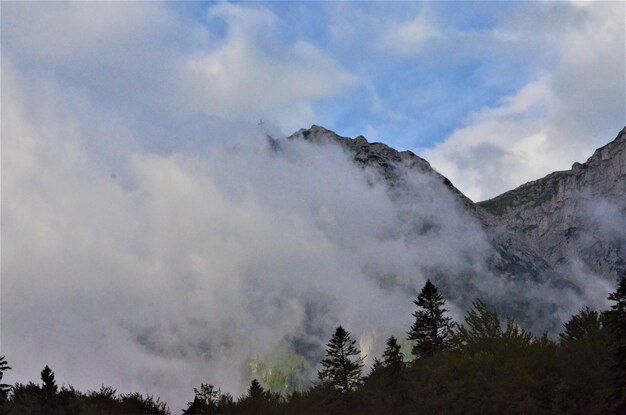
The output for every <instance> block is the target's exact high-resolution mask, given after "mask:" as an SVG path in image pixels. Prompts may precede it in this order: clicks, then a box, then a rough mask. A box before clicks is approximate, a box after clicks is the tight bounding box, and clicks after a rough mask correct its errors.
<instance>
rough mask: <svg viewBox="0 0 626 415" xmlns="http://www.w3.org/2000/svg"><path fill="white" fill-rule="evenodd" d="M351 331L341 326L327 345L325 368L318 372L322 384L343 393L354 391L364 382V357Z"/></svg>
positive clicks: (323, 361) (322, 363)
mask: <svg viewBox="0 0 626 415" xmlns="http://www.w3.org/2000/svg"><path fill="white" fill-rule="evenodd" d="M360 354H361V353H360V351H359V350H358V349H357V347H356V341H355V340H352V338H351V337H350V332H348V331H346V330H345V329H344V328H343V327H341V326H339V327H337V329H336V330H335V334H333V335H332V337H331V338H330V341H329V342H328V344H327V345H326V357H325V358H324V360H322V362H321V365H322V366H323V367H324V369H323V370H321V371H319V372H318V377H319V379H320V380H321V381H322V384H323V385H325V386H328V387H330V388H332V389H334V390H336V391H339V392H340V393H341V394H346V393H348V392H351V391H353V390H354V389H356V388H357V387H358V386H359V385H361V383H362V381H363V380H362V374H361V370H362V369H363V359H364V358H365V357H360Z"/></svg>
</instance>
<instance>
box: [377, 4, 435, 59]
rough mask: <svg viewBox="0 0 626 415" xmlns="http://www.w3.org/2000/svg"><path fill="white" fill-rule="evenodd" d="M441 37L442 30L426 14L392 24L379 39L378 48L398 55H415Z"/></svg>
mask: <svg viewBox="0 0 626 415" xmlns="http://www.w3.org/2000/svg"><path fill="white" fill-rule="evenodd" d="M440 36H441V32H440V30H439V29H438V28H437V26H435V25H434V24H432V23H431V22H430V21H429V19H428V18H427V17H426V16H425V15H424V14H419V15H417V16H416V17H415V18H413V19H411V20H406V21H402V22H392V23H391V25H390V27H389V28H388V29H387V30H385V31H384V35H383V36H382V37H381V38H380V39H379V41H378V44H377V47H378V48H379V49H380V50H381V51H385V52H387V53H388V52H391V53H395V54H398V55H401V56H402V55H404V56H406V55H413V54H415V53H417V52H418V51H419V50H420V49H421V48H422V47H423V46H424V44H426V43H427V42H429V41H431V40H433V39H436V38H438V37H440Z"/></svg>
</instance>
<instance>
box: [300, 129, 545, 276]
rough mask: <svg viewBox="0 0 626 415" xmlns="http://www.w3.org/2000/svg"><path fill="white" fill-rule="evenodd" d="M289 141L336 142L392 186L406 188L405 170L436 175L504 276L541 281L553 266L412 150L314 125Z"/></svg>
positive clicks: (362, 165)
mask: <svg viewBox="0 0 626 415" xmlns="http://www.w3.org/2000/svg"><path fill="white" fill-rule="evenodd" d="M289 139H304V140H307V141H310V142H314V143H336V144H339V145H340V146H341V147H342V148H344V150H346V151H347V152H349V153H350V154H352V157H353V160H354V162H355V163H356V164H357V165H359V166H361V167H369V168H374V169H376V170H377V171H379V172H380V174H381V176H383V177H384V178H385V179H386V180H387V182H388V184H389V185H390V186H391V187H402V186H403V182H404V179H405V178H404V175H403V171H406V170H407V169H408V171H411V172H415V173H418V174H426V175H429V176H432V177H433V178H434V179H435V180H436V181H438V182H440V183H441V185H442V186H445V187H446V188H447V189H448V190H449V191H450V192H451V193H452V194H453V195H454V196H455V197H456V198H457V199H458V201H459V202H460V203H461V204H462V206H464V208H465V209H466V210H467V211H468V212H470V213H471V214H472V215H473V216H475V217H476V218H477V219H478V221H479V222H480V223H481V224H482V226H483V228H484V230H485V231H486V232H487V234H488V236H489V239H490V242H491V244H492V246H493V248H494V252H493V253H492V256H491V257H490V258H489V263H490V265H491V266H492V267H493V268H494V269H495V270H497V271H498V272H499V273H500V274H503V275H505V276H508V277H510V278H520V277H522V278H530V279H537V278H539V276H540V274H542V273H545V272H546V271H547V270H548V269H549V263H548V262H547V261H546V260H545V259H544V258H543V257H542V256H541V255H538V254H537V253H536V252H535V251H534V250H533V249H530V248H529V247H528V246H527V245H526V244H525V243H524V242H523V241H522V240H521V239H520V238H519V237H517V236H516V235H515V233H512V232H503V230H502V229H501V227H500V221H499V220H498V217H496V216H495V215H493V214H491V213H490V212H489V211H487V210H485V209H483V208H481V207H480V206H478V205H476V204H475V203H474V202H472V201H471V200H470V199H469V198H468V197H467V196H465V195H464V194H463V193H462V192H461V191H460V190H458V189H457V188H456V187H454V185H453V184H452V182H450V180H448V179H447V178H446V177H444V176H442V175H441V174H439V173H438V172H437V171H435V170H434V169H433V168H432V167H431V165H430V163H428V161H426V160H424V159H423V158H421V157H419V156H417V155H415V154H414V153H413V152H411V151H397V150H395V149H393V148H391V147H389V146H387V145H386V144H383V143H376V142H374V143H370V142H368V141H367V139H366V138H365V137H363V136H358V137H356V138H354V139H353V138H349V137H342V136H339V135H337V134H336V133H335V132H333V131H330V130H328V129H326V128H324V127H320V126H317V125H313V126H312V127H311V128H308V129H304V128H303V129H300V130H299V131H298V132H296V133H295V134H293V135H291V136H290V137H289Z"/></svg>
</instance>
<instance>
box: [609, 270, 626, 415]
mask: <svg viewBox="0 0 626 415" xmlns="http://www.w3.org/2000/svg"><path fill="white" fill-rule="evenodd" d="M609 300H610V301H612V302H614V304H613V305H611V308H610V309H609V310H608V311H606V312H605V313H604V317H605V319H606V325H607V329H608V332H609V339H610V348H611V352H612V362H611V367H610V370H611V380H612V391H611V394H610V398H609V404H608V411H609V413H612V414H616V415H618V414H626V273H624V276H623V277H622V278H621V279H620V281H619V285H618V287H617V290H615V292H612V293H611V294H610V295H609Z"/></svg>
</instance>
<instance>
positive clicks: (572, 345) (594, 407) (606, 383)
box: [558, 308, 611, 415]
mask: <svg viewBox="0 0 626 415" xmlns="http://www.w3.org/2000/svg"><path fill="white" fill-rule="evenodd" d="M564 328H565V331H564V332H563V333H561V334H559V340H560V341H559V354H558V364H559V367H558V372H559V374H560V376H561V377H562V380H561V384H560V385H559V393H560V395H561V397H560V399H561V401H562V405H561V410H563V411H565V412H566V413H567V410H569V409H571V411H570V412H573V409H572V407H573V408H577V411H578V413H584V414H590V415H593V414H601V413H604V409H605V408H604V403H605V401H606V395H607V392H608V391H609V389H610V386H611V381H610V379H611V376H610V372H609V366H610V363H611V353H610V350H609V348H608V347H607V344H608V339H607V333H606V329H605V327H604V325H603V318H602V317H601V315H600V314H599V313H598V312H597V311H594V310H590V309H589V308H585V309H583V310H581V311H580V312H579V313H578V314H576V315H574V316H572V317H571V318H570V319H569V321H567V322H566V323H565V324H564Z"/></svg>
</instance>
